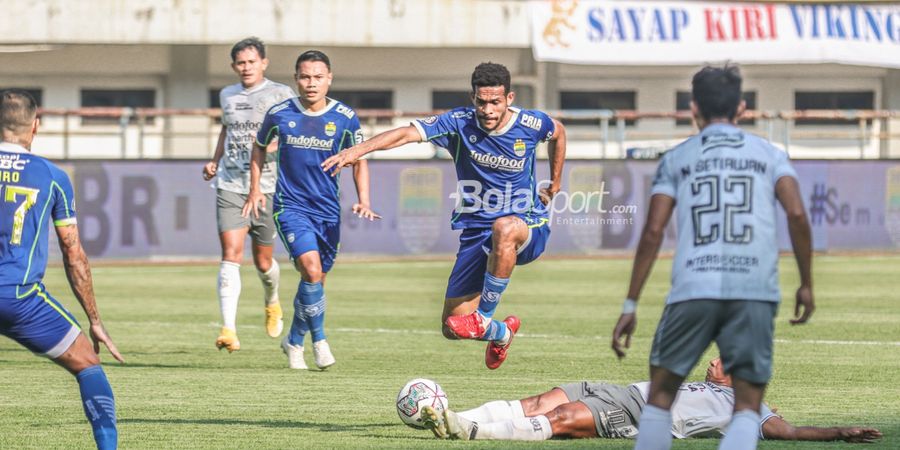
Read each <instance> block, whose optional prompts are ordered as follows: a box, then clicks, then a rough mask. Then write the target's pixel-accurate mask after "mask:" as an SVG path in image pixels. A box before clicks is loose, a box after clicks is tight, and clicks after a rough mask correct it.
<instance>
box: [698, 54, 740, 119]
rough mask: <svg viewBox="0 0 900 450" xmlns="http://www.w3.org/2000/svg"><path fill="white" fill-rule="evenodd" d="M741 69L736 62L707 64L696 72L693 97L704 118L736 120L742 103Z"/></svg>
mask: <svg viewBox="0 0 900 450" xmlns="http://www.w3.org/2000/svg"><path fill="white" fill-rule="evenodd" d="M742 81H743V79H742V78H741V71H740V70H739V69H738V66H736V65H734V64H725V66H724V67H713V66H706V67H704V68H702V69H700V71H699V72H697V73H696V74H694V79H693V80H692V81H691V86H692V89H691V97H692V98H693V100H694V103H696V104H697V108H699V109H700V115H701V116H702V117H703V119H704V120H707V121H708V120H710V119H715V118H727V119H728V120H734V117H735V116H736V115H737V109H738V105H740V104H741V82H742Z"/></svg>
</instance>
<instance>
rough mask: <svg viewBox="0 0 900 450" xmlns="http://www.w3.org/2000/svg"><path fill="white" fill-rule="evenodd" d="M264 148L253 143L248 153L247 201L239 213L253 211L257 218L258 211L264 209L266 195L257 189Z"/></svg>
mask: <svg viewBox="0 0 900 450" xmlns="http://www.w3.org/2000/svg"><path fill="white" fill-rule="evenodd" d="M266 151H267V150H266V149H265V148H264V147H263V146H261V145H259V144H257V143H255V142H254V143H253V153H252V154H251V155H250V193H249V194H247V201H245V202H244V207H243V209H241V215H242V216H244V217H249V216H250V213H251V212H252V213H253V217H256V218H259V212H260V211H265V210H266V196H265V195H263V193H262V191H260V190H259V179H260V177H261V176H262V168H263V165H265V163H266Z"/></svg>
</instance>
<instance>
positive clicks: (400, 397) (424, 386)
mask: <svg viewBox="0 0 900 450" xmlns="http://www.w3.org/2000/svg"><path fill="white" fill-rule="evenodd" d="M424 406H431V407H432V408H434V410H435V411H437V412H438V414H441V413H443V412H444V410H445V409H447V394H445V393H444V390H443V389H441V386H440V385H439V384H437V383H435V382H434V381H431V380H426V379H424V378H416V379H415V380H412V381H410V382H409V383H406V386H403V389H400V393H399V394H397V414H398V415H399V416H400V420H402V421H403V423H405V424H407V425H409V426H411V427H413V428H419V429H422V428H425V426H424V425H422V407H424Z"/></svg>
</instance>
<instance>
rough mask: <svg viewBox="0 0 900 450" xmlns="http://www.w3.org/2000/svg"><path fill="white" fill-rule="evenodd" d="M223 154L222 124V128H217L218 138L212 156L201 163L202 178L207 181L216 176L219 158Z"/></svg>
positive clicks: (223, 134)
mask: <svg viewBox="0 0 900 450" xmlns="http://www.w3.org/2000/svg"><path fill="white" fill-rule="evenodd" d="M224 154H225V125H222V129H221V130H219V140H218V141H216V151H215V154H213V157H212V159H211V160H209V162H207V163H206V164H204V165H203V179H204V180H206V181H209V180H211V179H212V177H214V176H216V172H218V171H219V160H221V159H222V155H224Z"/></svg>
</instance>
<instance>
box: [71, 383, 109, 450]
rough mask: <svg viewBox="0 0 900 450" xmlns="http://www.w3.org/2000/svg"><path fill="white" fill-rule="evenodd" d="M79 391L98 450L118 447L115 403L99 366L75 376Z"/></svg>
mask: <svg viewBox="0 0 900 450" xmlns="http://www.w3.org/2000/svg"><path fill="white" fill-rule="evenodd" d="M75 379H76V380H78V387H79V389H80V390H81V401H82V403H83V404H84V415H85V416H87V419H88V421H89V422H90V423H91V428H92V429H93V430H94V442H96V443H97V449H98V450H115V448H116V446H117V445H118V436H119V434H118V432H117V431H116V403H115V400H114V399H113V392H112V387H111V386H110V385H109V380H107V379H106V373H104V372H103V368H102V367H100V366H91V367H88V368H87V369H84V370H82V371H81V372H78V375H75Z"/></svg>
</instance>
